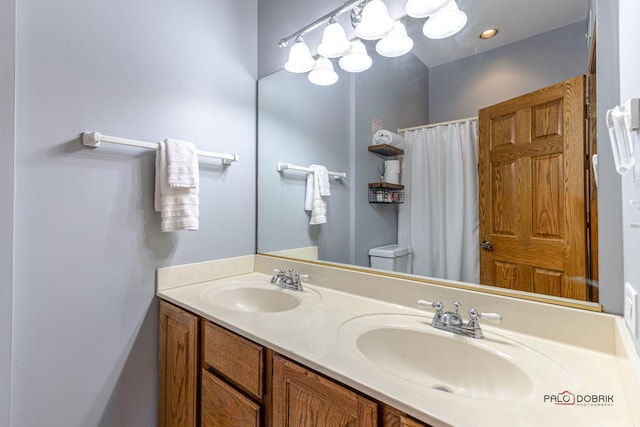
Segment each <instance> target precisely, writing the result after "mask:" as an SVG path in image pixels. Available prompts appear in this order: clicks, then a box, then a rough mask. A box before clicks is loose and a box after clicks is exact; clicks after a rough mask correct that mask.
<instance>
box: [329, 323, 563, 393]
mask: <svg viewBox="0 0 640 427" xmlns="http://www.w3.org/2000/svg"><path fill="white" fill-rule="evenodd" d="M339 340H340V343H341V345H342V346H343V347H346V348H347V349H348V351H350V352H352V353H356V354H358V355H360V357H361V358H362V359H363V362H364V363H370V364H372V365H374V366H375V367H376V368H378V369H381V370H383V371H385V372H386V373H387V374H388V375H392V376H395V377H397V378H399V379H401V380H403V381H409V382H411V383H414V384H417V385H419V386H422V387H425V388H428V389H431V390H437V391H441V392H445V393H450V394H452V395H456V396H463V397H467V398H475V399H487V400H498V401H508V400H521V399H526V398H527V397H529V396H531V395H533V394H535V393H532V392H533V391H534V389H535V381H536V379H539V378H540V375H544V377H545V378H552V379H553V382H554V383H556V382H557V383H558V384H564V385H565V386H566V384H568V383H569V380H570V378H569V376H568V374H567V373H566V371H565V370H564V369H562V367H561V366H560V365H558V364H557V363H555V362H554V361H553V360H551V359H550V358H547V357H546V356H544V355H543V354H541V353H539V352H537V351H535V350H533V349H531V348H529V347H527V346H525V345H522V344H520V343H519V342H517V341H515V340H511V339H508V338H505V337H503V336H501V335H497V334H491V333H490V334H487V338H485V339H474V338H469V337H463V336H459V335H455V334H452V333H450V332H445V331H441V330H438V329H435V328H432V327H431V325H430V319H428V318H425V317H421V316H411V315H392V314H380V315H369V316H361V317H357V318H354V319H351V320H350V321H348V322H346V323H344V324H343V325H342V326H341V328H340V331H339Z"/></svg>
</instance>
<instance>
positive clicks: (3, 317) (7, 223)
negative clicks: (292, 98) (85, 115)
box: [0, 0, 16, 426]
mask: <svg viewBox="0 0 640 427" xmlns="http://www.w3.org/2000/svg"><path fill="white" fill-rule="evenodd" d="M15 8H16V3H15V0H10V1H4V2H1V3H0V183H1V184H0V425H3V426H8V425H9V417H10V409H11V405H10V403H11V327H12V320H11V317H12V316H11V314H12V309H13V307H12V302H13V301H12V300H13V209H14V149H15V144H14V136H15V59H16V55H15V41H16V25H15V24H16V18H15V16H16V9H15Z"/></svg>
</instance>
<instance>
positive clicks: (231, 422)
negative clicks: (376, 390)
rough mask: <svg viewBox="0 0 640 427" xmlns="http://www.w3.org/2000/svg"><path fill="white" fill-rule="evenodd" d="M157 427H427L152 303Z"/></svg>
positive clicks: (232, 335) (195, 319) (202, 321)
mask: <svg viewBox="0 0 640 427" xmlns="http://www.w3.org/2000/svg"><path fill="white" fill-rule="evenodd" d="M158 383H159V387H158V426H161V427H258V426H264V427H341V426H345V427H347V426H348V427H429V426H428V425H427V424H422V423H420V422H418V421H416V420H414V419H412V418H410V417H409V416H407V415H406V414H403V413H402V412H400V411H398V410H396V409H394V408H392V407H390V406H387V405H385V404H383V403H378V402H376V401H375V400H372V399H370V398H368V397H366V396H364V395H361V394H359V393H358V392H356V391H353V390H351V389H350V388H348V387H345V386H343V385H341V384H339V383H337V382H335V381H333V380H331V379H329V378H327V377H325V376H323V375H321V374H318V373H316V372H314V371H312V370H311V369H308V368H306V367H304V366H302V365H300V364H298V363H296V362H293V361H291V360H289V359H287V358H285V357H283V356H281V355H279V354H277V353H275V352H273V351H272V350H270V349H268V348H265V347H263V346H261V345H259V344H256V343H254V342H252V341H250V340H248V339H246V338H244V337H241V336H240V335H238V334H236V333H234V332H231V331H229V330H227V329H224V328H222V327H220V326H218V325H216V324H214V323H212V322H210V321H208V320H205V319H201V318H199V317H198V316H196V315H194V314H191V313H189V312H187V311H185V310H183V309H181V308H179V307H176V306H174V305H172V304H170V303H167V302H165V301H161V302H160V357H159V381H158Z"/></svg>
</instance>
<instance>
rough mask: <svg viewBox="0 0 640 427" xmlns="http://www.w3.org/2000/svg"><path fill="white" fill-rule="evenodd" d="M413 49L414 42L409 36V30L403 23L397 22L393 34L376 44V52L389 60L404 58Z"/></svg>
mask: <svg viewBox="0 0 640 427" xmlns="http://www.w3.org/2000/svg"><path fill="white" fill-rule="evenodd" d="M411 48H413V40H411V37H409V36H408V35H407V29H406V28H405V26H404V25H402V23H401V22H396V23H395V24H394V26H393V29H392V30H391V32H390V33H389V34H387V35H386V36H384V37H383V38H382V39H380V40H379V41H378V43H376V52H378V53H379V54H380V55H382V56H386V57H389V58H394V57H396V56H402V55H404V54H405V53H407V52H409V51H410V50H411Z"/></svg>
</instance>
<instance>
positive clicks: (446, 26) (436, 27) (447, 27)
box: [422, 0, 467, 39]
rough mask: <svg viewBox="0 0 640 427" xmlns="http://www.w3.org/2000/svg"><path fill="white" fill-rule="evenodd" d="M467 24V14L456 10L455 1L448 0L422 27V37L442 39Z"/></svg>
mask: <svg viewBox="0 0 640 427" xmlns="http://www.w3.org/2000/svg"><path fill="white" fill-rule="evenodd" d="M466 24H467V14H466V13H464V12H463V11H461V10H460V9H459V8H458V5H457V3H456V0H449V2H448V3H447V4H445V5H444V6H443V7H442V8H441V9H439V10H438V11H437V12H436V13H435V14H433V15H431V16H430V17H429V19H427V22H425V23H424V27H422V32H423V33H424V35H425V36H426V37H428V38H430V39H444V38H446V37H451V36H452V35H454V34H456V33H457V32H458V31H460V30H462V29H463V28H464V26H465V25H466Z"/></svg>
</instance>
